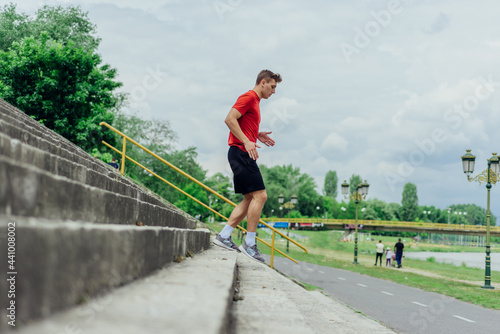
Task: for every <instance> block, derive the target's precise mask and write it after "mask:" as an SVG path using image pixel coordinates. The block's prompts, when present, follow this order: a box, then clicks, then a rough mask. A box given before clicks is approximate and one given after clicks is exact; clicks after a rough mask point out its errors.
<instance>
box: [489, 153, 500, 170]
mask: <svg viewBox="0 0 500 334" xmlns="http://www.w3.org/2000/svg"><path fill="white" fill-rule="evenodd" d="M490 168H491V170H492V171H493V172H494V173H495V174H496V175H498V174H499V172H500V164H499V159H498V157H497V154H496V153H493V156H492V157H491V158H490Z"/></svg>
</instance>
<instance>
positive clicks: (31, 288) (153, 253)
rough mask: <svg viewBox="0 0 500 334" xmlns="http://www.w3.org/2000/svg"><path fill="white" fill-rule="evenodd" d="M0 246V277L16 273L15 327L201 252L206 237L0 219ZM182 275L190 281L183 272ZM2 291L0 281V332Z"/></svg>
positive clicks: (205, 232) (199, 233)
mask: <svg viewBox="0 0 500 334" xmlns="http://www.w3.org/2000/svg"><path fill="white" fill-rule="evenodd" d="M9 223H10V224H9ZM12 223H14V224H12ZM12 226H15V231H14V233H15V261H16V262H15V268H8V267H7V246H5V245H7V240H8V239H7V236H8V233H7V231H9V229H8V228H9V227H11V228H10V231H12ZM0 245H2V247H1V249H0V256H1V258H2V259H4V260H3V261H0V272H2V273H4V274H6V273H8V272H16V273H17V274H16V275H15V298H14V300H15V303H16V306H17V307H16V318H17V324H19V325H22V324H23V323H27V322H30V321H32V320H34V319H37V318H43V317H47V316H49V315H50V314H53V313H54V312H57V311H60V310H63V309H67V308H69V307H73V306H75V305H78V304H81V303H82V302H84V301H85V300H88V299H89V298H90V297H94V296H97V295H99V294H102V293H103V292H106V291H109V290H110V289H112V288H116V287H118V286H121V285H123V284H126V283H129V282H132V281H133V280H135V279H138V278H141V277H145V276H147V275H149V274H151V273H152V272H154V271H156V270H158V269H160V268H162V267H164V266H165V265H167V264H169V263H171V262H172V261H174V260H176V259H179V257H186V256H187V255H192V254H195V253H198V252H200V251H202V250H204V249H207V248H208V247H209V246H210V232H209V231H208V230H207V229H197V230H189V229H178V228H168V227H155V226H142V227H139V226H135V225H134V226H124V225H114V224H110V225H103V224H95V223H86V222H75V221H64V220H56V221H55V220H44V219H41V218H26V217H14V216H10V215H9V216H5V215H0ZM185 273H186V275H187V276H189V275H190V274H189V271H188V270H186V271H185ZM197 275H200V276H199V278H200V279H202V278H203V276H204V274H202V273H198V274H197ZM7 288H8V287H7V281H6V280H5V279H2V280H0V290H1V291H2V298H1V299H0V301H1V302H0V304H1V305H0V329H2V326H3V328H6V327H7V325H6V322H7V320H8V318H7V317H6V315H7V314H6V310H7V307H8V306H7V303H8V302H9V301H7V298H5V297H6V296H7V293H6V291H8V289H7ZM154 298H158V295H154ZM135 311H137V310H135Z"/></svg>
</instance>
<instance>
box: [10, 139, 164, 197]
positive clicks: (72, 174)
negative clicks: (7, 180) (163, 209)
mask: <svg viewBox="0 0 500 334" xmlns="http://www.w3.org/2000/svg"><path fill="white" fill-rule="evenodd" d="M59 153H61V152H59ZM81 154H82V155H85V156H86V157H85V158H83V157H82V156H81V155H77V154H65V155H62V156H60V155H56V154H52V153H50V152H47V151H44V150H42V149H39V148H36V147H33V146H30V145H28V144H25V143H23V142H21V141H19V140H18V139H13V138H10V137H9V136H7V135H5V134H2V133H0V156H5V157H8V158H11V159H13V160H15V161H18V162H21V163H25V164H28V165H30V166H34V167H37V168H40V169H43V170H45V171H47V172H50V173H52V174H55V175H59V176H64V177H67V178H69V179H71V180H75V181H78V182H81V183H85V184H87V185H90V186H93V187H97V188H101V189H104V190H108V191H111V192H114V193H118V194H121V195H125V196H129V197H138V196H141V200H143V201H146V202H149V203H151V204H154V205H164V201H163V200H162V199H160V198H159V197H158V196H157V195H156V196H152V195H151V194H152V193H151V192H149V193H145V192H144V191H143V189H141V188H140V187H139V186H138V185H137V184H135V183H133V182H131V181H130V180H128V179H127V178H124V177H122V176H121V174H120V173H119V172H118V171H116V170H114V169H112V168H111V167H110V166H108V165H103V163H102V162H101V161H98V160H95V159H93V158H92V157H90V156H89V155H88V154H87V153H85V152H81Z"/></svg>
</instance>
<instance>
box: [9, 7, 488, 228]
mask: <svg viewBox="0 0 500 334" xmlns="http://www.w3.org/2000/svg"><path fill="white" fill-rule="evenodd" d="M100 41H101V39H100V38H99V37H98V36H97V27H96V25H94V24H93V23H92V22H91V21H90V20H89V18H88V14H87V13H85V12H83V11H82V10H81V8H80V7H79V6H68V7H62V6H49V5H45V6H43V7H42V8H41V9H39V10H38V11H37V12H36V13H35V14H34V15H32V16H30V15H27V14H25V13H18V12H17V8H16V5H14V4H12V3H10V4H8V5H5V6H3V7H0V97H1V98H3V99H4V100H6V101H7V102H9V103H10V104H12V105H14V106H16V107H17V108H19V109H21V110H23V111H24V112H25V113H26V114H28V115H30V116H31V117H32V118H33V119H35V120H37V121H38V122H40V123H42V124H44V125H45V126H47V127H48V128H50V129H52V130H54V131H55V132H57V133H59V134H60V135H62V136H64V137H65V138H67V139H69V140H70V141H72V142H73V143H75V144H76V145H78V146H80V147H81V148H83V149H84V150H86V151H87V152H89V153H90V154H92V155H94V156H95V157H97V158H100V159H102V160H104V161H105V162H110V161H111V158H112V157H113V155H114V156H116V154H115V153H113V152H112V151H110V150H109V149H107V148H106V147H104V146H103V145H102V144H101V141H102V140H105V141H107V142H108V143H110V144H111V145H113V146H115V147H117V146H118V145H117V144H118V143H119V142H120V139H119V138H118V136H117V135H115V134H114V133H112V132H111V131H108V130H105V131H103V129H101V126H99V123H100V122H102V121H104V122H107V123H109V124H111V125H113V126H115V127H116V128H118V129H119V130H120V131H122V132H124V133H127V134H128V135H129V136H130V137H132V138H134V139H135V140H137V141H138V142H139V143H141V144H142V145H144V146H146V147H147V148H149V149H150V150H151V151H153V152H155V153H157V154H158V155H160V156H161V157H162V158H164V159H166V160H167V161H169V162H171V163H173V164H174V165H176V166H177V167H179V168H181V169H182V170H184V171H185V172H187V173H188V174H190V175H192V176H193V177H195V178H196V179H198V180H200V181H201V182H204V183H206V184H207V185H208V186H210V187H212V188H213V189H215V190H216V191H217V192H219V193H221V194H222V195H224V196H225V197H228V198H229V199H231V200H232V201H233V202H239V201H240V200H241V198H242V197H241V195H239V194H234V192H233V188H232V181H231V178H230V177H229V176H227V175H223V174H222V173H217V174H215V175H213V176H210V177H209V176H207V171H206V170H204V169H203V167H202V166H201V165H200V164H199V163H198V161H197V157H198V153H197V148H196V147H188V148H186V149H182V150H176V149H174V147H175V141H176V138H177V135H176V134H175V132H174V131H173V130H172V128H171V126H170V123H169V122H168V121H167V120H157V119H155V120H145V119H142V118H141V117H140V116H138V115H137V114H127V113H125V112H124V111H123V108H124V107H125V106H126V105H127V103H128V95H127V94H125V93H120V92H118V91H117V90H118V88H120V87H122V83H121V82H119V81H117V74H118V71H117V70H116V69H115V68H113V67H111V66H110V65H109V64H102V58H101V56H100V55H99V53H98V47H99V44H100ZM127 153H128V155H130V156H131V157H132V158H134V159H136V160H137V161H139V162H141V163H142V164H143V165H145V166H147V167H148V168H150V169H151V170H153V171H154V172H155V173H157V174H159V175H161V176H162V177H164V178H165V179H167V180H169V181H170V182H172V183H174V184H175V185H176V186H178V187H180V188H181V189H183V190H184V191H186V192H187V193H189V194H190V195H193V196H194V197H196V198H198V199H199V200H201V201H202V202H205V203H210V205H211V206H212V207H213V208H214V209H216V210H218V211H220V212H221V214H223V215H224V216H226V217H228V216H229V214H230V212H231V211H232V206H231V205H229V204H227V203H223V202H222V201H221V200H219V199H217V198H216V197H215V196H213V195H210V194H209V193H208V192H207V191H205V190H204V189H202V188H201V187H199V186H197V185H195V184H193V183H192V182H190V181H189V180H187V179H186V178H185V177H183V176H181V175H179V174H177V173H176V172H174V171H173V170H172V169H171V168H169V167H168V166H166V165H164V164H163V163H161V162H159V161H158V160H156V159H155V158H153V157H152V156H150V155H149V154H147V153H145V152H143V151H142V150H140V149H137V148H136V147H132V146H129V147H128V148H127ZM116 157H117V156H116ZM117 158H118V157H117ZM260 168H261V172H262V175H263V178H264V182H265V184H266V189H267V193H268V200H267V202H266V203H265V205H264V208H263V215H264V216H265V217H283V216H286V215H287V214H288V212H287V211H286V210H285V209H281V210H280V205H279V203H278V197H279V196H280V194H283V196H284V198H285V201H289V200H290V197H291V196H292V195H293V194H297V195H298V204H297V206H296V208H294V209H293V210H292V211H291V212H290V216H291V217H294V218H300V217H322V218H326V217H328V218H339V219H354V216H355V204H354V202H353V201H340V202H339V201H337V197H338V187H339V185H338V178H337V173H336V172H335V171H328V172H327V173H326V175H325V181H324V184H323V189H322V192H321V193H319V192H318V190H317V185H316V183H315V181H314V179H313V177H311V176H310V175H308V174H307V173H302V172H301V171H300V168H298V167H294V166H293V165H291V164H290V165H283V166H271V167H268V166H266V165H260ZM126 173H127V175H128V176H129V177H131V178H132V179H134V180H136V181H137V182H139V183H141V184H143V185H145V186H146V187H148V188H149V189H151V190H152V191H154V192H156V193H157V194H158V195H160V196H162V197H163V198H165V199H166V200H167V201H169V202H171V203H173V204H175V205H176V206H178V207H179V208H180V209H182V210H184V211H186V212H187V213H189V214H191V215H193V216H199V218H200V219H201V220H206V219H207V218H208V217H210V216H213V214H212V213H210V212H209V211H208V210H207V209H205V208H203V207H201V206H200V205H199V204H197V203H195V202H193V201H191V200H190V199H189V198H187V197H186V196H184V195H182V194H180V193H178V192H176V191H175V190H173V189H171V188H170V187H169V186H168V185H167V184H165V183H163V182H162V181H160V180H158V179H156V178H155V177H154V176H152V175H151V174H149V173H147V172H145V171H143V170H142V169H141V168H139V167H137V166H135V165H133V164H127V168H126ZM361 181H362V178H361V177H360V176H359V175H352V176H351V178H350V182H349V183H350V192H351V193H352V192H353V191H355V187H356V185H357V184H359V183H360V182H361ZM449 208H450V210H447V209H440V208H435V207H434V206H420V205H419V204H418V195H417V187H416V185H414V184H412V183H407V184H405V186H404V189H403V193H402V197H401V203H386V202H384V201H382V200H380V199H376V198H372V199H368V200H363V201H362V202H361V203H360V204H359V209H360V210H359V218H360V219H367V220H390V221H429V222H435V223H448V221H449V222H450V223H451V224H473V225H485V224H486V211H485V209H483V208H481V207H479V206H477V205H474V204H455V205H450V206H449ZM361 209H363V210H361ZM424 211H425V212H426V213H425V214H424ZM427 212H429V213H427ZM455 212H467V214H466V215H463V214H462V215H457V214H454V213H455ZM491 218H492V221H491V223H492V225H495V223H496V217H495V216H493V215H492V217H491Z"/></svg>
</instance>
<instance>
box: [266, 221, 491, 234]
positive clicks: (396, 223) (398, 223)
mask: <svg viewBox="0 0 500 334" xmlns="http://www.w3.org/2000/svg"><path fill="white" fill-rule="evenodd" d="M266 220H267V222H268V223H271V222H282V221H285V220H286V221H289V222H290V223H306V224H310V223H323V224H325V225H342V224H356V220H355V219H326V220H325V219H324V218H290V220H288V219H285V218H268V219H266ZM358 224H361V225H364V226H395V227H397V226H401V227H425V228H431V229H441V230H453V231H460V230H467V231H486V226H483V225H465V224H463V225H462V224H443V223H426V222H406V221H392V220H362V219H358ZM490 231H492V232H493V231H495V232H500V226H491V227H490Z"/></svg>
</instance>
